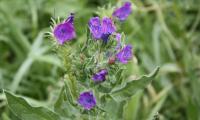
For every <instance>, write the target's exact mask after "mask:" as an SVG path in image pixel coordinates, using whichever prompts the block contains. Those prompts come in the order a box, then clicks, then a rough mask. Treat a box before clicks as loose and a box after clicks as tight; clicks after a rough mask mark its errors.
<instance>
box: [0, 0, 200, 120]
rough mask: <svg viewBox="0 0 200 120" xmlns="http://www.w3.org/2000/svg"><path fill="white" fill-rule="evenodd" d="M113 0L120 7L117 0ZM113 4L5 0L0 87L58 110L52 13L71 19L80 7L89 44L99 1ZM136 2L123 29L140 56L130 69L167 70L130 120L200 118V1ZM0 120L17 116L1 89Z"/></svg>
mask: <svg viewBox="0 0 200 120" xmlns="http://www.w3.org/2000/svg"><path fill="white" fill-rule="evenodd" d="M109 2H110V3H111V5H115V4H117V3H116V2H117V0H111V1H109ZM109 2H108V0H59V1H57V0H0V21H1V22H0V28H1V30H0V88H2V89H7V90H10V91H12V92H13V93H17V94H19V95H21V96H24V97H25V98H26V99H27V100H28V101H29V102H31V103H32V104H34V105H44V106H49V107H52V104H53V103H54V102H55V99H56V98H55V97H57V95H58V92H59V89H60V79H61V77H62V75H63V74H64V73H62V66H61V63H60V60H59V59H58V58H57V57H56V56H55V55H54V53H53V52H52V45H50V44H49V39H48V38H47V37H45V32H46V31H49V26H50V20H51V17H58V16H59V17H61V18H66V17H67V14H69V13H70V12H75V14H76V16H75V17H76V18H75V26H77V36H79V38H78V39H79V41H83V40H84V33H85V30H86V27H87V21H88V19H89V18H90V17H91V16H92V15H94V14H95V12H96V11H97V6H98V7H103V6H104V5H107V4H108V3H109ZM132 2H133V3H134V4H135V7H134V11H133V13H132V15H131V16H129V18H128V20H127V21H125V22H124V23H122V25H121V29H120V31H121V32H124V33H125V34H126V35H127V40H128V41H129V43H132V44H133V45H134V53H135V55H136V57H137V64H133V65H132V66H130V67H129V69H130V73H132V74H133V75H136V74H143V73H148V72H150V71H151V70H153V68H155V66H161V70H160V72H159V75H158V77H157V78H156V80H154V82H153V83H152V84H151V85H150V86H148V88H147V89H146V90H145V91H143V92H141V93H138V94H136V95H135V96H133V97H132V99H131V100H130V101H129V103H128V105H127V106H126V107H127V109H126V110H127V114H124V116H125V117H124V118H126V119H127V120H131V119H136V120H138V119H139V120H152V119H153V118H156V117H159V118H160V119H161V120H200V111H199V108H200V88H199V86H200V81H199V78H200V41H199V38H200V7H199V5H200V1H199V0H141V1H138V0H132ZM98 10H99V11H101V9H98ZM101 12H105V11H101ZM103 14H109V13H106V12H105V13H103ZM80 26H81V27H80ZM0 119H2V120H18V119H17V118H16V117H15V115H14V114H13V113H12V112H11V111H10V110H9V109H8V107H7V104H6V101H5V96H4V95H3V93H2V91H0Z"/></svg>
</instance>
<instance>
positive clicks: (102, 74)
mask: <svg viewBox="0 0 200 120" xmlns="http://www.w3.org/2000/svg"><path fill="white" fill-rule="evenodd" d="M107 74H108V71H107V70H106V69H102V70H100V71H99V72H98V73H96V74H94V75H93V76H92V79H93V80H94V82H102V81H105V80H106V75H107Z"/></svg>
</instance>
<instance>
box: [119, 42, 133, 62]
mask: <svg viewBox="0 0 200 120" xmlns="http://www.w3.org/2000/svg"><path fill="white" fill-rule="evenodd" d="M132 57H133V52H132V45H126V46H125V47H124V48H123V49H122V50H121V51H120V52H119V53H117V54H116V58H117V59H118V61H119V62H121V63H123V64H126V63H127V62H128V60H130V59H132Z"/></svg>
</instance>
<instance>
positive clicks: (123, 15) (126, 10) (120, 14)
mask: <svg viewBox="0 0 200 120" xmlns="http://www.w3.org/2000/svg"><path fill="white" fill-rule="evenodd" d="M131 12H132V9H131V3H130V2H125V3H124V5H123V6H122V7H120V8H117V9H116V10H115V11H114V13H113V16H114V17H117V18H118V19H119V20H120V21H124V20H126V19H127V17H128V16H129V15H130V14H131Z"/></svg>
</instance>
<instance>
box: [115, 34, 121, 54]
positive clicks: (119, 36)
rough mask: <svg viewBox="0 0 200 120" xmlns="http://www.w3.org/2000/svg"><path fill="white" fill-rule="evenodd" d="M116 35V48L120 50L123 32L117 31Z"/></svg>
mask: <svg viewBox="0 0 200 120" xmlns="http://www.w3.org/2000/svg"><path fill="white" fill-rule="evenodd" d="M115 37H116V40H117V46H116V50H118V49H120V47H121V34H120V33H116V36H115Z"/></svg>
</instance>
